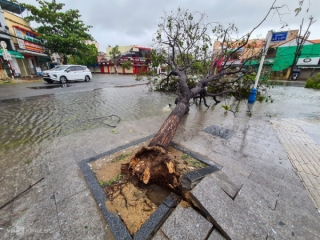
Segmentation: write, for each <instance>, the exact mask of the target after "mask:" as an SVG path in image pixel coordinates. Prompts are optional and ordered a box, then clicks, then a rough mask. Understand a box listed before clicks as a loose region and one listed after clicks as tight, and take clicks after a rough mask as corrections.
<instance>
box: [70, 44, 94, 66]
mask: <svg viewBox="0 0 320 240" xmlns="http://www.w3.org/2000/svg"><path fill="white" fill-rule="evenodd" d="M97 57H98V49H97V48H96V46H95V45H94V44H87V45H86V46H85V47H84V48H83V49H82V51H81V52H78V51H77V52H76V53H75V54H73V55H72V56H70V57H68V62H69V63H72V64H80V65H86V66H87V65H89V64H95V63H96V62H97Z"/></svg>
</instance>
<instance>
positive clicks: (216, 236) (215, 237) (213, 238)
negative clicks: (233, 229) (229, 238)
mask: <svg viewBox="0 0 320 240" xmlns="http://www.w3.org/2000/svg"><path fill="white" fill-rule="evenodd" d="M207 240H225V237H223V236H222V235H221V234H220V233H219V232H218V231H217V229H213V231H212V233H211V234H210V236H209V238H208V239H207Z"/></svg>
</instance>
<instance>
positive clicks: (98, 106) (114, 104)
mask: <svg viewBox="0 0 320 240" xmlns="http://www.w3.org/2000/svg"><path fill="white" fill-rule="evenodd" d="M173 99H174V95H172V94H163V93H151V92H148V90H147V88H146V87H145V86H137V87H127V88H104V89H99V90H91V91H83V92H71V93H65V94H54V95H43V96H36V97H29V98H23V99H13V100H4V101H0V112H1V114H0V159H1V161H0V169H2V170H1V171H0V173H2V174H4V173H3V172H4V169H6V168H8V167H9V166H12V164H14V162H15V163H17V162H18V161H20V162H22V163H25V164H28V163H29V162H30V161H32V158H33V157H34V156H36V155H37V154H38V152H39V151H41V148H40V147H41V145H42V143H43V142H50V140H52V139H53V138H56V137H59V136H63V135H68V134H72V133H76V132H80V131H84V130H86V129H92V128H98V127H108V126H107V125H106V123H108V119H109V118H106V117H107V116H109V115H112V114H113V115H117V116H119V117H120V118H121V121H130V120H133V119H141V118H145V117H149V116H154V115H158V114H168V113H165V112H163V111H161V109H162V108H163V107H164V106H166V105H167V104H168V103H170V102H171V103H172V102H173V101H174V100H173ZM159 109H160V111H159ZM116 123H117V121H115V122H113V123H112V124H113V125H114V124H116ZM2 174H1V175H2ZM0 180H1V176H0Z"/></svg>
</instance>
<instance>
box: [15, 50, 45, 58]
mask: <svg viewBox="0 0 320 240" xmlns="http://www.w3.org/2000/svg"><path fill="white" fill-rule="evenodd" d="M18 52H19V53H22V54H25V55H29V56H36V57H47V56H48V55H47V54H44V53H38V52H32V51H28V50H20V49H18Z"/></svg>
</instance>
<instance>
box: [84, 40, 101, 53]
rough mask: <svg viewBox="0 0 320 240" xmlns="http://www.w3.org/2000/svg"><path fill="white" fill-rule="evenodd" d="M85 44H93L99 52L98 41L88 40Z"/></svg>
mask: <svg viewBox="0 0 320 240" xmlns="http://www.w3.org/2000/svg"><path fill="white" fill-rule="evenodd" d="M85 43H86V44H88V45H89V44H93V45H94V46H95V47H96V48H97V50H98V51H99V43H98V42H97V41H90V40H86V41H85Z"/></svg>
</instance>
